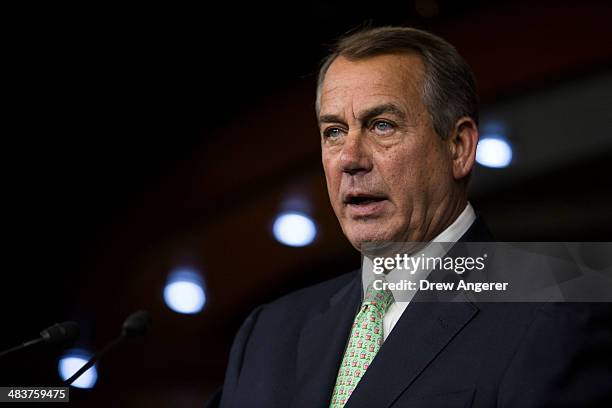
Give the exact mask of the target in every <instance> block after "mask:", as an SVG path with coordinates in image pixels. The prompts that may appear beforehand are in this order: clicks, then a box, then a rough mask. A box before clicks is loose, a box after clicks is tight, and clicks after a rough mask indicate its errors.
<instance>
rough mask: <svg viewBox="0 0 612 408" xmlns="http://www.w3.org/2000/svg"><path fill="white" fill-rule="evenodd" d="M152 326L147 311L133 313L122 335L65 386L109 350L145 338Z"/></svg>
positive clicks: (125, 324) (125, 323)
mask: <svg viewBox="0 0 612 408" xmlns="http://www.w3.org/2000/svg"><path fill="white" fill-rule="evenodd" d="M151 324H152V319H151V315H150V314H149V312H147V311H146V310H139V311H137V312H135V313H132V314H131V315H129V316H128V317H127V319H125V321H124V322H123V326H122V328H121V335H120V336H119V337H117V338H116V339H114V340H113V341H111V342H110V343H108V344H107V345H106V346H104V348H103V349H102V350H100V351H98V352H97V353H95V354H94V355H93V356H92V357H91V359H89V361H88V362H87V363H85V365H83V367H81V368H79V370H78V371H77V372H76V373H74V374H73V375H72V377H70V378H68V379H67V380H66V381H64V384H66V385H70V384H72V383H73V382H75V381H76V380H77V378H79V377H80V376H81V375H83V373H84V372H85V371H87V370H89V369H90V368H91V367H92V366H93V365H94V364H96V362H97V361H98V360H99V359H101V358H102V356H104V354H106V353H107V352H108V351H109V350H111V349H112V348H114V347H115V346H116V345H118V344H119V343H121V342H122V341H123V340H125V339H126V338H128V337H138V336H144V335H145V333H146V332H147V331H148V330H149V328H150V327H151Z"/></svg>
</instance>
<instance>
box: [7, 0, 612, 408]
mask: <svg viewBox="0 0 612 408" xmlns="http://www.w3.org/2000/svg"><path fill="white" fill-rule="evenodd" d="M2 15H3V17H2V20H3V21H4V23H5V24H3V26H4V27H5V29H4V31H5V35H4V41H3V47H2V49H3V63H2V65H3V66H4V68H5V71H4V72H5V74H4V75H3V81H2V83H3V90H4V92H3V96H4V98H3V99H4V101H5V102H4V104H3V105H4V109H3V111H4V115H3V117H4V118H5V123H6V124H7V128H8V129H7V130H6V131H5V132H3V138H2V140H3V145H4V146H3V149H2V168H3V171H2V180H3V183H2V193H3V194H2V202H3V204H4V205H3V207H4V208H5V210H4V211H3V213H4V217H3V222H2V224H3V225H2V227H3V228H2V230H3V236H4V242H5V244H3V247H4V250H3V256H2V261H3V268H2V276H3V279H2V283H0V288H1V292H0V294H1V298H2V309H1V310H2V312H1V317H2V325H1V327H2V328H1V329H0V333H1V335H0V349H6V348H9V347H11V346H14V345H16V344H18V343H20V342H22V341H25V340H27V339H30V338H33V337H36V336H37V334H38V332H39V331H40V330H42V329H43V328H45V327H47V326H49V325H51V324H53V323H56V322H59V321H64V320H75V321H77V322H78V323H79V324H80V325H81V329H82V333H81V337H80V339H79V340H78V341H77V343H76V344H75V345H74V349H75V350H73V349H71V350H72V351H70V350H68V351H66V350H61V349H59V348H53V347H42V346H41V347H36V348H32V349H30V350H23V351H21V352H17V353H14V354H12V355H10V356H6V357H4V358H2V359H0V385H3V386H9V385H53V384H57V383H58V382H59V381H60V375H61V372H60V371H61V370H60V368H61V367H64V366H65V365H66V364H67V363H68V362H70V361H71V360H68V359H67V358H68V357H72V358H76V357H79V356H80V357H86V356H87V355H88V353H91V352H92V351H94V350H98V349H100V348H101V347H103V346H104V344H106V343H107V342H109V341H110V340H112V339H113V338H114V337H115V336H117V335H118V334H119V332H120V329H121V324H122V322H123V320H124V319H125V317H126V316H127V315H128V314H130V313H131V312H133V311H135V310H138V309H147V310H149V311H150V312H151V314H152V315H153V320H154V323H153V327H152V330H151V331H150V333H149V334H148V335H147V336H146V337H145V338H143V339H137V340H133V341H129V342H126V343H125V344H122V345H121V346H120V347H119V348H118V349H117V350H115V351H114V352H113V353H112V354H109V355H108V356H107V357H106V358H105V359H103V360H102V361H101V362H100V363H99V364H98V365H97V367H96V372H95V373H93V372H90V373H89V374H88V376H87V378H86V379H85V380H84V381H82V383H81V384H80V386H81V387H84V388H74V389H73V391H72V394H71V404H72V405H74V406H84V407H108V406H113V407H123V406H125V407H151V408H152V407H191V406H202V405H203V404H204V402H205V400H206V399H207V398H208V396H209V395H210V394H211V393H212V392H213V390H214V389H215V388H216V387H218V386H219V385H220V384H221V383H222V381H223V376H224V370H225V366H226V362H227V357H228V353H229V347H230V345H231V342H232V339H233V337H234V335H235V333H236V331H237V329H238V327H239V326H240V324H241V322H242V321H243V320H244V318H245V317H246V316H247V314H248V313H249V312H250V311H251V310H252V309H253V308H254V307H256V306H257V305H259V304H261V303H265V302H269V301H272V300H274V299H276V298H278V297H279V296H282V295H283V294H286V293H289V292H291V291H293V290H296V289H298V288H301V287H304V286H307V285H310V284H313V283H316V282H319V281H322V280H325V279H328V278H331V277H333V276H336V275H339V274H342V273H345V272H348V271H350V270H353V269H355V268H357V267H358V266H359V262H360V259H359V255H358V253H357V252H355V251H354V250H353V249H352V247H351V246H350V245H349V244H348V242H347V241H346V240H345V239H344V237H343V235H342V233H341V230H340V228H339V225H338V223H337V222H336V219H335V217H334V215H333V212H332V210H331V207H330V205H329V202H328V199H327V192H326V187H325V180H324V177H323V172H322V168H321V164H320V145H319V135H318V130H317V125H316V120H315V114H314V91H315V77H316V72H317V69H318V63H319V61H320V60H321V58H323V57H324V56H325V55H326V53H327V49H328V44H330V43H332V42H333V40H334V39H335V38H337V37H338V36H340V35H342V34H343V33H345V32H346V31H348V30H350V29H353V28H355V27H358V26H361V25H363V24H370V25H372V26H380V25H386V24H403V25H410V26H414V27H418V28H423V29H427V30H430V31H432V32H434V33H436V34H438V35H441V36H442V37H444V38H446V39H447V40H448V41H450V42H451V43H452V44H454V45H455V46H456V47H457V48H458V50H459V51H460V53H461V54H462V55H463V56H464V57H465V58H466V60H467V61H468V62H469V63H470V65H471V66H472V67H473V69H474V72H475V74H476V77H477V79H478V83H479V88H480V95H481V98H482V110H481V138H482V140H481V145H480V147H479V149H480V155H479V158H478V160H479V163H480V164H479V165H478V168H477V169H476V171H475V175H474V179H473V183H472V187H471V188H472V195H471V202H472V204H473V205H474V207H475V208H476V209H477V211H479V212H480V213H481V214H483V216H484V217H485V219H486V220H487V222H488V224H489V225H490V228H491V230H492V231H493V233H494V234H495V236H496V237H497V238H498V239H499V240H507V241H512V240H517V241H518V240H520V241H530V240H533V241H610V238H611V231H612V216H611V208H612V188H611V187H612V183H611V182H610V178H611V176H610V175H611V172H610V164H611V163H612V96H611V95H612V24H610V21H612V7H611V6H610V5H609V3H607V2H590V1H580V2H576V1H574V2H558V1H557V2H541V1H512V2H509V1H508V2H505V1H496V2H484V1H472V0H468V1H461V2H456V1H447V0H416V1H402V2H387V1H379V2H366V3H358V2H354V1H337V2H331V1H323V0H319V1H308V2H302V3H299V2H285V3H282V2H281V3H279V4H274V5H271V4H264V3H251V4H250V5H249V6H244V5H241V4H238V3H234V2H225V3H224V4H222V5H219V4H215V5H211V4H210V3H209V4H205V3H202V4H201V5H200V6H199V7H197V8H181V7H178V6H172V7H170V6H167V5H166V6H162V5H160V6H158V7H153V6H152V5H150V4H148V5H142V6H140V7H137V6H132V7H129V8H127V7H125V6H121V7H117V8H113V7H110V6H102V5H100V6H91V5H90V6H87V7H84V6H83V5H76V6H63V5H62V6H60V5H58V4H53V5H46V6H34V5H29V6H27V8H24V9H20V10H8V9H7V10H5V12H4V13H2ZM70 353H72V354H70ZM60 362H63V364H60ZM64 375H65V373H64Z"/></svg>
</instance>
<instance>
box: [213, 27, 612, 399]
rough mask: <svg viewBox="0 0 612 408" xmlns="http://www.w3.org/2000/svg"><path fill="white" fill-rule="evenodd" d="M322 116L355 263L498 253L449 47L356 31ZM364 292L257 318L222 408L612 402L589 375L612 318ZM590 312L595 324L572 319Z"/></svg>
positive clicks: (470, 114) (293, 302)
mask: <svg viewBox="0 0 612 408" xmlns="http://www.w3.org/2000/svg"><path fill="white" fill-rule="evenodd" d="M316 105H317V106H316V111H317V116H318V122H319V125H320V133H321V149H322V162H323V168H324V170H325V175H326V181H327V188H328V192H329V197H330V201H331V204H332V207H333V209H334V212H335V214H336V216H337V218H338V220H339V222H340V225H341V227H342V230H343V232H344V234H345V235H346V237H347V239H348V240H349V241H350V242H351V244H352V245H353V246H354V247H355V248H356V249H357V250H358V251H361V252H362V254H364V255H368V254H367V253H366V247H367V245H368V244H369V243H373V242H374V243H384V242H429V241H440V242H455V241H458V240H461V241H488V240H491V237H490V234H489V233H488V230H487V228H486V227H485V226H484V224H483V222H482V220H480V219H478V218H477V217H476V215H475V213H474V210H473V209H472V207H471V205H470V204H469V203H468V201H467V183H468V179H469V176H470V172H471V171H472V169H473V167H474V160H475V152H476V145H477V141H478V127H477V123H478V98H477V94H476V86H475V80H474V77H473V74H472V72H471V69H470V68H469V66H468V65H467V64H466V63H465V61H464V60H463V59H462V58H461V56H459V54H458V53H457V51H456V50H455V49H454V48H453V47H452V46H451V45H450V44H448V43H446V42H445V41H444V40H442V39H440V38H438V37H436V36H433V35H431V34H429V33H426V32H423V31H420V30H415V29H411V28H397V27H386V28H376V29H369V30H365V31H361V32H358V33H355V34H352V35H350V36H348V37H346V38H344V39H342V40H341V41H339V43H338V44H337V47H336V49H335V50H334V52H333V53H332V54H331V55H330V56H329V58H327V60H326V61H325V62H324V64H323V66H322V68H321V71H320V76H319V84H318V90H317V103H316ZM366 282H367V281H366V280H363V281H362V273H361V272H360V271H356V272H352V273H349V274H346V275H343V276H340V277H338V278H336V279H332V280H330V281H327V282H324V283H321V284H319V285H316V286H313V287H310V288H307V289H304V290H301V291H298V292H296V293H293V294H290V295H288V296H286V297H284V298H281V299H279V300H277V301H275V302H272V303H270V304H267V305H263V306H260V307H258V308H257V309H256V310H254V311H253V312H252V313H251V315H250V316H249V317H248V318H247V320H246V321H245V322H244V324H243V325H242V327H241V329H240V331H239V333H238V334H237V336H236V338H235V341H234V344H233V346H232V350H231V355H230V359H229V364H228V369H227V372H226V379H225V382H224V385H223V389H222V392H221V393H219V394H217V396H216V397H215V398H214V399H213V400H212V401H211V405H213V406H217V405H218V406H221V407H404V406H406V407H466V406H474V407H491V406H502V407H510V406H517V407H518V406H520V407H536V406H596V405H598V404H604V403H605V402H606V401H607V399H608V398H609V397H610V395H609V393H608V391H607V389H606V387H609V385H610V384H612V382H610V384H607V385H604V383H606V382H607V381H608V380H609V379H610V378H611V377H610V375H611V373H610V367H609V366H605V365H598V364H591V363H592V361H593V360H592V357H593V354H592V353H591V349H589V348H588V347H586V346H585V345H589V346H591V347H594V349H593V350H592V351H593V352H597V353H601V352H603V351H604V350H609V349H610V348H609V347H610V330H609V328H607V326H603V328H602V326H593V324H592V323H593V320H592V319H597V318H602V317H601V316H606V315H605V313H606V312H608V311H609V308H604V310H603V312H601V310H599V311H598V312H599V314H597V313H595V314H593V313H592V310H590V309H588V310H587V311H585V310H583V309H581V308H579V307H577V308H572V309H571V310H567V308H564V307H563V305H557V304H544V305H542V304H474V303H471V302H467V301H466V302H458V303H448V302H433V303H430V302H427V303H426V302H407V301H402V302H400V301H398V299H395V297H394V293H393V292H391V291H388V290H376V289H374V288H373V287H372V285H371V284H366ZM587 312H588V313H589V314H588V315H589V316H594V317H590V318H589V319H591V320H588V321H586V320H584V319H582V320H581V319H579V318H574V317H576V316H582V317H583V316H585V315H584V313H587ZM602 313H604V314H602ZM593 327H599V329H593ZM591 336H594V337H591ZM577 375H580V378H578V377H577Z"/></svg>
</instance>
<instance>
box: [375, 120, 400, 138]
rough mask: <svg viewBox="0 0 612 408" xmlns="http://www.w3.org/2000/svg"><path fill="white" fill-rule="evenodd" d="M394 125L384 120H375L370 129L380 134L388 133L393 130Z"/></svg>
mask: <svg viewBox="0 0 612 408" xmlns="http://www.w3.org/2000/svg"><path fill="white" fill-rule="evenodd" d="M394 129H395V126H393V125H392V124H391V123H389V122H387V121H385V120H377V121H376V122H374V124H373V126H372V131H374V132H376V133H378V134H380V135H388V134H390V133H392V132H393V130H394Z"/></svg>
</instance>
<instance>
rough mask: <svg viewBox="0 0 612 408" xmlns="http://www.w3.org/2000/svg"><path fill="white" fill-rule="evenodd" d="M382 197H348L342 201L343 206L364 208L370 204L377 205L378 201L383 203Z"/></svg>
mask: <svg viewBox="0 0 612 408" xmlns="http://www.w3.org/2000/svg"><path fill="white" fill-rule="evenodd" d="M384 200H385V198H384V197H375V196H349V197H347V198H346V199H345V200H344V203H345V204H349V205H356V206H365V205H368V204H372V203H377V202H380V201H384Z"/></svg>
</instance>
